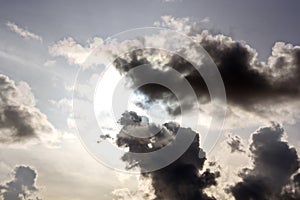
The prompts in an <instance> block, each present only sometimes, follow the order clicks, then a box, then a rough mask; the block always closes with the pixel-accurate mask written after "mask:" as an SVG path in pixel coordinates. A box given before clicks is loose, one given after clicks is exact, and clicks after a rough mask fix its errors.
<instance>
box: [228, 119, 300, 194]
mask: <svg viewBox="0 0 300 200" xmlns="http://www.w3.org/2000/svg"><path fill="white" fill-rule="evenodd" d="M283 135H284V130H283V128H282V127H281V126H280V125H278V124H273V125H272V126H271V127H265V128H260V129H258V130H257V131H256V132H255V133H254V134H253V135H252V143H251V144H250V152H251V158H252V160H253V168H245V169H243V171H242V172H241V173H240V177H241V178H242V181H240V182H238V183H236V184H235V185H234V186H232V187H231V188H230V192H231V193H232V194H233V196H234V197H235V199H237V200H241V199H243V200H251V199H261V200H264V199H266V200H267V199H272V200H281V199H298V198H299V197H300V196H299V183H298V177H299V175H295V174H296V173H297V171H298V169H299V158H298V155H297V152H296V150H295V148H293V147H290V146H289V144H288V143H287V142H285V141H283V139H282V137H283ZM292 187H293V188H294V189H293V190H292V189H290V190H288V188H292ZM292 197H295V198H292Z"/></svg>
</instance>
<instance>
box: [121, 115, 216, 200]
mask: <svg viewBox="0 0 300 200" xmlns="http://www.w3.org/2000/svg"><path fill="white" fill-rule="evenodd" d="M145 121H146V122H143V120H142V117H141V116H138V115H137V114H136V113H134V112H125V113H124V114H123V117H122V118H121V119H120V122H121V124H122V125H123V128H122V130H121V131H120V133H119V134H118V135H117V145H118V146H123V147H124V146H125V147H128V148H129V151H130V152H139V153H147V152H151V151H155V150H158V149H160V148H162V147H163V146H165V145H168V144H169V143H170V141H172V140H173V139H174V137H176V132H177V131H178V129H179V128H181V127H179V125H178V124H176V123H173V122H169V123H165V124H163V125H162V126H161V127H158V126H157V125H154V124H149V123H147V120H145ZM182 129H184V130H185V131H186V134H193V135H196V137H195V139H194V141H193V143H192V144H191V146H190V147H189V148H188V149H187V151H186V152H185V153H184V154H183V155H181V156H180V157H179V158H178V159H177V160H176V161H174V162H173V163H171V164H170V165H168V166H167V167H165V168H162V169H159V170H157V171H154V172H149V173H142V176H143V177H144V178H148V179H150V180H151V183H152V186H153V188H154V194H155V196H156V198H155V199H157V200H161V199H164V200H182V199H185V200H196V199H199V200H200V199H203V200H213V199H215V198H214V197H210V196H209V195H207V194H206V193H205V192H204V189H205V188H208V187H210V186H212V185H217V181H216V178H217V177H219V172H211V171H210V170H209V169H206V170H204V169H203V166H204V163H205V160H206V158H205V153H204V152H203V150H202V149H200V148H199V135H198V134H197V133H195V132H193V131H192V130H191V129H185V128H182ZM149 130H160V131H159V132H158V133H157V134H156V135H155V136H152V137H148V138H137V137H133V136H131V135H139V133H140V132H141V131H149ZM122 159H123V160H124V161H125V162H127V163H128V167H129V168H130V167H135V166H139V167H140V168H147V165H146V164H143V163H140V162H139V160H138V159H137V158H135V157H132V156H131V155H129V154H126V153H125V154H124V156H123V157H122ZM149 162H152V161H151V160H149Z"/></svg>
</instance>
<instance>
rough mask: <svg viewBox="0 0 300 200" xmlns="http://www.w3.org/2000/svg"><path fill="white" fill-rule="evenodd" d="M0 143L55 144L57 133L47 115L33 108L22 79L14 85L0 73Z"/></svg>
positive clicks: (29, 91) (31, 98)
mask: <svg viewBox="0 0 300 200" xmlns="http://www.w3.org/2000/svg"><path fill="white" fill-rule="evenodd" d="M0 130H1V135H0V143H2V144H12V143H25V142H37V141H39V142H45V144H49V145H52V144H56V142H57V141H58V138H59V137H60V134H59V132H58V131H57V130H55V128H54V127H53V125H52V124H51V123H50V122H49V121H48V119H47V116H46V115H45V114H43V113H42V112H41V111H40V110H39V109H38V108H36V107H35V98H34V96H33V94H32V92H31V88H30V87H29V85H28V84H27V83H26V82H19V83H18V84H16V83H15V82H14V81H12V80H11V79H9V78H8V77H7V76H5V75H3V74H0Z"/></svg>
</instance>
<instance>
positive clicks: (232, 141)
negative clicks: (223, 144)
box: [227, 135, 245, 153]
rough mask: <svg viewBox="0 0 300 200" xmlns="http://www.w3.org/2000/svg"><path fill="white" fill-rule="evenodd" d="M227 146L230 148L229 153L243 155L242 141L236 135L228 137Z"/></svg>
mask: <svg viewBox="0 0 300 200" xmlns="http://www.w3.org/2000/svg"><path fill="white" fill-rule="evenodd" d="M227 145H228V146H229V147H230V151H231V153H234V152H240V153H245V150H244V145H243V143H242V139H241V137H240V136H238V135H235V136H232V135H229V138H228V140H227Z"/></svg>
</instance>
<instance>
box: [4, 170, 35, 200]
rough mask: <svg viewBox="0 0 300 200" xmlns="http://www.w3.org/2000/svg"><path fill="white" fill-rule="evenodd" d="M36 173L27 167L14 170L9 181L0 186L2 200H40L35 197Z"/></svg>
mask: <svg viewBox="0 0 300 200" xmlns="http://www.w3.org/2000/svg"><path fill="white" fill-rule="evenodd" d="M36 179H37V172H36V171H35V170H33V169H32V168H31V167H29V166H18V167H16V168H15V171H14V177H13V179H12V180H11V181H9V182H7V183H5V184H3V185H0V194H1V196H2V198H3V200H23V199H28V200H40V198H39V197H37V196H36V195H37V193H38V188H37V187H36Z"/></svg>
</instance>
